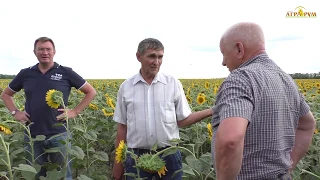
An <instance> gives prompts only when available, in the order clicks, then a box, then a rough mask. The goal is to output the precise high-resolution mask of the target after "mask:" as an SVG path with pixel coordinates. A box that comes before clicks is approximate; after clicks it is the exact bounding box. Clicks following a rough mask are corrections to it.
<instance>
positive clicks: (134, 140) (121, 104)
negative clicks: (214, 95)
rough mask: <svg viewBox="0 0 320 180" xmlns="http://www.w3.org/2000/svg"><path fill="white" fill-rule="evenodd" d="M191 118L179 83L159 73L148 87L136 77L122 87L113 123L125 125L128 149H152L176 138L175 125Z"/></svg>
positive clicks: (177, 129) (177, 135)
mask: <svg viewBox="0 0 320 180" xmlns="http://www.w3.org/2000/svg"><path fill="white" fill-rule="evenodd" d="M190 114H191V109H190V107H189V104H188V102H187V100H186V97H185V94H184V91H183V88H182V84H181V82H180V81H179V80H178V79H176V78H174V77H172V76H169V75H166V74H163V73H160V72H159V73H158V74H157V75H156V76H155V78H154V80H153V81H152V84H151V85H149V84H148V83H147V82H146V81H145V80H144V79H143V78H142V76H141V75H140V73H138V74H136V75H135V76H133V77H131V78H129V79H127V80H125V81H124V82H123V83H122V84H121V86H120V89H119V91H118V97H117V105H116V110H115V113H114V121H116V122H118V123H121V124H125V125H127V144H128V147H129V148H143V149H151V148H152V146H153V145H154V144H155V143H157V142H158V147H165V146H168V145H169V144H168V140H171V139H173V138H179V128H178V125H177V121H179V120H183V119H185V118H186V117H188V116H189V115H190Z"/></svg>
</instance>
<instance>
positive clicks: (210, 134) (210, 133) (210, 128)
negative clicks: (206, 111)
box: [207, 123, 212, 140]
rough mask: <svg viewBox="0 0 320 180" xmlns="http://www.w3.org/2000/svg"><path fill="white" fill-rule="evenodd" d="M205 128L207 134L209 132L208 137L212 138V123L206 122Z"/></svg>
mask: <svg viewBox="0 0 320 180" xmlns="http://www.w3.org/2000/svg"><path fill="white" fill-rule="evenodd" d="M207 129H208V134H209V139H210V140H211V139H212V125H211V123H208V124H207Z"/></svg>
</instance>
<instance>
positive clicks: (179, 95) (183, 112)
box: [175, 80, 191, 121]
mask: <svg viewBox="0 0 320 180" xmlns="http://www.w3.org/2000/svg"><path fill="white" fill-rule="evenodd" d="M175 88H176V89H175V92H176V98H175V109H176V116H177V120H178V121H181V120H183V119H185V118H187V117H188V116H189V115H190V114H191V109H190V106H189V104H188V101H187V98H186V95H185V94H184V91H183V87H182V84H181V82H180V81H179V80H176V85H175Z"/></svg>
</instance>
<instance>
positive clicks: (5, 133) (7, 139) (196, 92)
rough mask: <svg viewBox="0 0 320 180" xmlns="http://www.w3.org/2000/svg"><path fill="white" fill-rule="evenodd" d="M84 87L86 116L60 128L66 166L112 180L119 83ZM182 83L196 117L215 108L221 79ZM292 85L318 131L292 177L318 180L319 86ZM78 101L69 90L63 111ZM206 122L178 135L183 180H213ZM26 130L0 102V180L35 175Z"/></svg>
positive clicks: (20, 99) (52, 170) (76, 173)
mask: <svg viewBox="0 0 320 180" xmlns="http://www.w3.org/2000/svg"><path fill="white" fill-rule="evenodd" d="M88 81H89V82H90V83H91V84H92V85H93V86H94V88H95V89H96V90H97V96H96V98H95V99H94V100H93V101H92V103H91V104H90V105H89V107H88V108H87V109H86V110H85V111H83V112H82V113H81V114H80V115H79V116H78V117H77V118H75V119H70V120H68V123H67V126H65V127H66V128H67V130H68V132H69V134H70V135H71V136H72V138H71V139H67V141H68V142H71V144H72V147H71V148H69V149H68V154H69V155H70V156H71V157H72V158H71V160H70V161H68V162H72V170H73V178H74V179H79V180H86V179H94V180H100V179H101V180H105V179H111V176H112V166H113V162H114V160H115V153H116V150H115V147H114V140H115V135H116V123H115V122H114V121H113V120H112V116H113V112H114V109H115V104H116V98H117V92H118V89H119V86H120V84H121V83H122V82H123V80H88ZM9 82H10V80H0V93H1V91H2V90H3V89H4V88H6V87H7V85H8V83H9ZM181 82H182V84H183V87H184V90H185V94H186V97H187V100H188V102H189V105H190V107H191V108H192V110H193V111H200V110H203V109H206V108H208V107H211V106H212V105H213V104H214V102H215V97H216V94H217V92H218V89H219V87H220V85H221V83H222V82H223V79H181ZM296 82H297V85H298V86H299V89H300V91H301V93H302V94H303V95H304V96H305V98H306V100H307V101H308V103H309V105H310V107H311V110H312V112H313V114H314V116H315V118H316V119H317V129H316V130H315V132H314V137H313V140H312V144H311V147H310V150H309V151H308V153H307V155H306V156H305V157H304V158H303V159H302V160H301V161H300V163H299V164H298V167H297V168H296V169H295V171H294V173H293V176H294V179H297V180H300V179H301V180H308V179H310V180H311V179H320V165H319V164H320V133H319V131H320V80H315V79H309V80H296ZM83 96H84V94H82V93H81V92H80V91H78V90H75V89H72V91H71V94H70V97H69V102H68V107H69V108H72V107H74V106H75V105H77V104H78V103H79V102H80V100H81V99H82V97H83ZM14 100H15V102H16V105H17V107H18V108H19V109H20V110H24V102H25V97H24V94H23V92H22V91H21V92H18V93H16V94H15V96H14ZM44 100H45V97H44ZM210 121H211V118H207V119H205V120H203V121H202V122H200V123H197V124H194V125H192V126H189V127H186V128H181V129H180V138H181V139H180V140H179V146H180V147H182V148H183V149H184V150H182V151H183V152H184V153H183V172H184V179H199V180H201V179H215V172H214V169H213V168H212V160H211V159H212V158H211V134H212V130H211V126H210ZM60 125H61V124H60ZM28 130H29V129H28V126H26V125H24V124H21V123H18V122H17V121H15V120H14V119H13V117H12V116H11V115H10V113H9V112H8V110H7V109H6V107H5V106H4V104H3V102H2V101H0V180H2V179H10V180H11V179H27V180H29V179H33V177H34V175H35V174H36V172H37V171H39V169H40V167H39V166H37V165H36V164H32V166H29V165H27V164H26V160H25V159H24V155H25V153H26V152H24V149H23V136H24V132H28ZM43 139H45V137H44V136H37V137H36V138H34V139H33V140H32V141H33V142H34V141H40V140H43ZM123 147H124V145H123V146H122V148H123ZM47 152H49V153H55V152H56V150H55V149H48V150H47ZM118 153H120V152H118ZM35 158H36V157H34V159H35ZM33 163H34V162H33ZM47 168H48V169H49V171H48V177H47V178H43V179H52V180H56V179H58V178H59V177H62V174H63V172H64V168H62V169H61V171H58V170H56V166H54V165H52V164H48V165H47ZM163 172H165V171H164V169H161V171H159V172H158V173H163ZM1 177H2V178H1Z"/></svg>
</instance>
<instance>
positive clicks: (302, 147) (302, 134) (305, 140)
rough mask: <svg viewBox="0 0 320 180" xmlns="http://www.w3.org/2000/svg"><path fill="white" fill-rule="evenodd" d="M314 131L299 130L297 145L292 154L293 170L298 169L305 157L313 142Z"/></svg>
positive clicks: (296, 138)
mask: <svg viewBox="0 0 320 180" xmlns="http://www.w3.org/2000/svg"><path fill="white" fill-rule="evenodd" d="M313 132H314V129H310V130H300V129H297V131H296V137H295V143H294V146H293V149H292V152H291V159H292V161H293V164H292V169H294V168H295V167H296V165H297V164H298V162H299V161H300V159H301V158H302V157H303V156H304V155H305V153H306V152H307V151H308V149H309V145H310V143H311V141H312V135H313Z"/></svg>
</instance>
